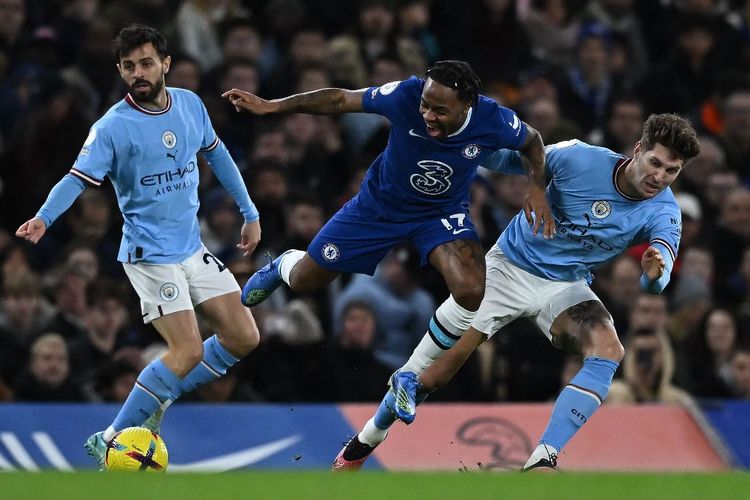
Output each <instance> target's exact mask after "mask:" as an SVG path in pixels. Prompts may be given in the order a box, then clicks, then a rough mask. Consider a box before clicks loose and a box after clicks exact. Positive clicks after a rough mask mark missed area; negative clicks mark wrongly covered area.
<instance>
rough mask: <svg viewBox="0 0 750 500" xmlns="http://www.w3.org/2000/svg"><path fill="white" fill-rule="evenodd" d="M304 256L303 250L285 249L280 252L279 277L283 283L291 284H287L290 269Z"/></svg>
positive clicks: (290, 272)
mask: <svg viewBox="0 0 750 500" xmlns="http://www.w3.org/2000/svg"><path fill="white" fill-rule="evenodd" d="M304 256H305V252H303V251H302V250H294V249H292V250H287V251H286V252H284V253H283V254H281V261H279V274H281V279H283V280H284V283H286V284H287V285H289V286H291V285H290V284H289V279H290V276H291V275H292V269H294V266H296V265H297V262H299V261H301V260H302V257H304Z"/></svg>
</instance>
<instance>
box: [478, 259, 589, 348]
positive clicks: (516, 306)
mask: <svg viewBox="0 0 750 500" xmlns="http://www.w3.org/2000/svg"><path fill="white" fill-rule="evenodd" d="M486 261H487V281H486V285H485V290H484V300H482V305H481V306H479V310H478V311H477V313H476V315H475V316H474V320H473V321H472V323H471V326H472V327H473V328H474V329H475V330H478V331H480V332H482V333H484V334H485V335H487V336H488V337H491V336H492V335H494V334H495V333H496V332H497V331H498V330H499V329H500V328H502V327H504V326H505V325H507V324H508V323H510V322H511V321H513V320H515V319H518V318H529V319H531V320H532V321H534V322H535V323H536V325H537V327H539V329H540V330H541V331H542V333H544V335H546V336H547V338H548V339H549V340H550V341H551V340H552V334H551V333H550V331H549V330H550V327H551V326H552V322H553V321H554V320H555V318H557V316H559V315H560V313H562V312H563V311H565V310H566V309H568V308H569V307H571V306H574V305H576V304H580V303H581V302H586V301H588V300H596V301H598V300H599V297H597V296H596V294H595V293H594V292H593V291H592V290H591V288H589V286H588V284H587V283H586V280H579V281H552V280H548V279H546V278H540V277H538V276H534V275H533V274H531V273H528V272H526V271H524V270H523V269H521V268H520V267H517V266H514V265H513V264H511V262H510V261H509V260H508V258H507V257H506V256H505V255H504V254H503V252H502V250H500V249H499V248H498V247H497V245H495V246H493V247H492V249H491V250H490V251H489V252H487V256H486Z"/></svg>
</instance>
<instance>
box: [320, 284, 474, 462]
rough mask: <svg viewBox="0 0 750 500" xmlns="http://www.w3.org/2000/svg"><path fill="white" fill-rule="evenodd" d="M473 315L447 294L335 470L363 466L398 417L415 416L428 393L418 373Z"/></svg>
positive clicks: (444, 347) (440, 351)
mask: <svg viewBox="0 0 750 500" xmlns="http://www.w3.org/2000/svg"><path fill="white" fill-rule="evenodd" d="M473 317H474V312H472V311H467V310H466V309H464V308H463V307H461V306H459V305H458V304H457V303H456V301H455V300H453V297H448V299H447V300H446V301H445V302H443V303H442V304H441V305H440V307H438V309H437V310H436V311H435V314H434V315H433V316H432V319H431V320H430V325H429V328H428V330H427V333H426V334H425V336H424V337H423V338H422V340H421V342H420V343H419V345H417V347H416V348H415V349H414V352H413V353H412V355H411V357H410V358H409V360H408V361H407V362H406V364H405V365H404V366H403V367H402V368H401V369H399V370H398V371H396V373H394V374H393V375H392V376H391V378H390V380H389V385H390V388H389V389H388V392H387V393H386V395H385V397H384V398H383V400H382V401H381V402H380V406H378V409H377V411H376V412H375V415H373V417H372V418H371V419H370V420H368V421H367V423H366V424H365V426H364V427H363V428H362V430H361V431H360V432H359V433H358V434H357V435H356V436H354V437H353V438H352V439H351V440H350V441H349V442H348V443H347V444H346V446H344V448H343V449H342V450H341V451H340V452H339V454H338V456H337V457H336V459H335V460H334V462H333V470H334V471H335V470H358V469H360V468H361V467H362V465H363V464H364V462H365V460H367V457H368V456H370V454H371V453H372V451H373V450H374V449H375V448H376V447H377V446H378V445H379V444H380V443H382V442H383V441H384V440H385V438H386V436H387V435H388V430H389V429H390V427H391V425H393V423H394V422H395V421H396V420H397V418H401V417H404V418H406V419H407V420H408V419H409V418H410V419H411V420H414V408H415V407H416V405H418V404H420V403H421V402H422V401H424V400H425V399H426V398H427V395H428V394H429V392H427V391H421V390H419V387H418V385H417V384H418V381H417V377H418V375H419V374H421V373H422V372H423V371H424V370H425V369H426V368H427V367H428V366H430V365H431V364H432V363H433V362H434V361H435V360H436V359H438V358H439V357H440V356H442V355H443V353H444V352H445V351H447V350H448V349H450V348H451V346H453V344H455V343H456V340H458V339H459V338H460V337H461V334H462V332H463V331H464V330H466V329H467V328H468V327H469V324H470V323H471V320H472V318H473ZM402 389H403V390H402ZM399 399H400V400H399ZM397 413H398V414H399V415H397Z"/></svg>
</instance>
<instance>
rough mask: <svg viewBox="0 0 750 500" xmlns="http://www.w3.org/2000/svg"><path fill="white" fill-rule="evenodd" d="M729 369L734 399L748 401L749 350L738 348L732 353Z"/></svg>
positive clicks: (742, 347) (743, 347)
mask: <svg viewBox="0 0 750 500" xmlns="http://www.w3.org/2000/svg"><path fill="white" fill-rule="evenodd" d="M731 369H732V385H733V387H734V395H735V397H738V398H742V399H750V348H748V347H747V346H740V347H738V348H737V349H736V350H735V351H734V354H733V355H732V365H731Z"/></svg>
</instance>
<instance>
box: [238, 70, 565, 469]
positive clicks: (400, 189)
mask: <svg viewBox="0 0 750 500" xmlns="http://www.w3.org/2000/svg"><path fill="white" fill-rule="evenodd" d="M479 90H480V83H479V79H478V78H477V76H476V75H475V74H474V72H473V70H472V69H471V67H470V66H469V64H467V63H466V62H463V61H440V62H438V63H436V64H435V65H434V66H432V67H431V68H430V69H429V70H428V71H427V78H426V79H421V78H417V77H411V78H409V79H407V80H404V81H400V82H391V83H388V84H385V85H383V86H381V87H371V88H366V89H360V90H343V89H321V90H316V91H313V92H308V93H304V94H298V95H294V96H290V97H286V98H283V99H275V100H272V101H266V100H265V99H261V98H259V97H257V96H255V95H253V94H249V93H247V92H243V91H241V90H237V89H232V90H230V91H228V92H225V93H224V97H226V98H228V99H229V100H230V102H231V103H232V104H234V105H235V107H236V108H237V110H238V111H239V110H240V109H246V110H248V111H250V112H252V113H255V114H261V115H262V114H268V113H279V112H303V113H317V114H337V113H347V112H368V113H378V114H381V115H383V116H385V117H387V118H388V119H389V121H390V123H391V132H390V136H389V138H388V144H387V146H386V148H385V150H384V151H383V152H382V153H381V154H380V156H378V157H377V158H376V159H375V161H374V162H373V163H372V165H371V166H370V168H369V170H368V171H367V174H366V176H365V179H364V180H363V182H362V185H361V187H360V191H359V193H358V194H357V196H355V197H354V198H353V199H352V200H350V201H349V202H348V203H347V204H346V205H345V206H344V207H343V208H342V209H341V210H339V211H338V212H337V213H336V214H335V215H334V216H333V218H332V219H331V220H330V221H328V223H327V224H326V225H325V226H324V227H323V228H322V229H321V230H320V232H319V233H318V234H317V235H316V236H315V238H314V239H313V241H312V242H311V243H310V245H309V247H308V249H307V252H304V251H301V250H288V251H287V252H285V253H283V254H282V255H281V256H279V257H278V258H277V259H276V260H274V261H272V262H271V263H270V264H269V265H267V266H265V267H264V268H262V269H260V270H259V271H258V272H256V273H255V274H254V275H253V276H251V277H250V279H249V280H248V282H247V284H246V285H245V287H244V288H243V290H242V299H243V303H244V304H245V305H247V306H248V307H249V306H254V305H256V304H258V303H260V302H262V301H263V300H265V298H266V297H267V296H268V295H269V294H270V293H272V292H273V290H275V289H276V288H277V287H278V286H279V285H280V284H281V283H282V282H284V283H287V284H288V285H289V286H290V287H291V288H292V289H293V290H295V291H301V292H305V291H311V290H315V289H317V288H320V287H321V286H323V285H325V284H326V283H328V282H329V281H331V280H332V279H334V278H335V277H336V276H338V274H339V273H341V272H356V273H367V274H372V273H373V272H374V271H375V267H376V266H377V264H378V262H380V260H382V259H383V257H384V256H385V255H386V253H388V251H389V250H390V249H391V248H392V247H393V246H394V245H396V244H397V243H399V242H401V241H404V240H408V241H411V242H412V243H413V244H414V245H415V246H416V247H417V249H418V250H419V252H420V255H421V260H422V264H426V263H428V262H429V263H430V264H432V266H433V267H435V269H437V270H438V272H440V274H441V275H442V276H443V279H445V282H446V284H447V285H448V289H449V290H450V293H451V296H450V298H449V299H448V301H447V302H446V303H445V304H444V305H443V307H441V309H439V310H437V311H436V312H435V315H433V319H432V321H431V324H430V328H429V330H428V332H427V334H426V335H425V337H424V338H423V339H422V341H421V342H420V343H419V345H418V346H417V347H416V349H415V351H414V353H413V354H412V356H411V358H410V361H409V362H408V363H407V365H406V367H407V368H408V369H407V370H406V371H405V372H404V373H407V374H409V375H411V376H412V377H413V376H414V373H415V372H416V373H418V372H419V371H420V370H421V369H423V368H424V367H425V366H428V365H429V364H430V363H431V362H432V361H433V360H435V359H437V358H438V357H440V356H441V355H442V353H443V352H446V350H447V349H448V348H449V347H450V346H451V345H453V343H454V342H455V341H456V339H457V338H458V336H459V335H460V334H461V332H463V331H464V330H465V329H466V328H468V327H469V324H470V322H471V319H472V318H473V316H474V313H475V312H476V310H477V308H478V307H479V304H480V303H481V301H482V296H483V294H484V286H483V283H484V279H485V264H484V258H483V254H484V251H483V250H482V247H481V245H480V244H479V241H478V236H477V233H476V230H475V229H474V225H473V223H472V221H471V218H470V216H469V199H468V198H469V196H468V194H469V186H470V185H471V183H472V181H473V180H474V177H475V175H476V171H477V167H479V166H480V165H484V164H485V163H487V162H492V159H491V158H492V155H493V154H498V153H497V150H499V149H501V148H508V149H512V150H518V151H521V152H523V154H524V157H525V158H527V159H528V162H527V163H526V164H525V165H526V166H527V167H528V169H527V170H528V173H529V176H530V177H531V181H532V182H531V185H532V187H531V189H530V193H529V196H528V197H527V200H526V206H525V211H526V217H527V220H528V223H529V224H531V223H532V222H531V221H532V219H531V212H532V211H533V212H535V213H536V215H537V217H536V223H535V224H534V225H533V228H531V229H530V230H531V231H532V232H533V233H534V234H536V233H537V232H538V231H539V229H540V228H542V226H543V233H544V235H545V236H546V237H551V236H552V234H553V233H554V223H553V222H552V220H551V219H552V217H551V214H550V211H549V210H550V209H549V206H548V205H547V202H546V198H545V196H544V186H545V183H544V147H543V144H542V140H541V137H540V136H539V133H538V132H536V131H535V130H534V129H532V128H531V127H528V126H527V125H526V124H524V123H523V122H522V121H521V120H519V118H518V116H517V115H516V114H515V113H514V112H513V111H511V110H510V109H508V108H505V107H503V106H500V105H498V104H497V103H496V102H495V101H493V100H492V99H489V98H487V97H485V96H482V95H480V94H479ZM518 168H519V169H520V170H521V172H524V170H523V167H521V166H520V165H519V166H518ZM540 238H541V237H540ZM398 374H399V372H396V374H394V377H393V378H392V379H391V381H390V383H391V385H392V386H393V385H398V384H399V383H400V382H398V381H396V380H395V379H394V378H395V377H398ZM340 375H341V376H346V374H340ZM413 382H416V380H415V379H414V380H413ZM397 404H398V400H397V399H396V398H395V397H394V392H393V391H390V390H389V391H388V392H387V394H386V396H385V398H384V399H383V402H382V403H381V405H380V408H379V409H378V412H377V414H376V415H375V417H374V418H373V419H371V420H370V421H369V422H368V423H367V424H366V426H365V430H364V431H363V432H362V433H360V434H359V435H358V436H355V437H354V438H353V439H352V440H351V442H350V443H349V445H348V446H347V447H346V448H345V449H344V450H342V453H341V454H339V457H337V459H336V461H335V463H334V469H356V468H359V467H360V466H361V464H362V462H364V459H365V458H366V456H367V455H368V454H369V453H370V452H371V451H372V450H373V449H374V447H375V446H376V445H377V444H378V443H379V442H380V441H382V439H383V438H384V435H385V434H386V433H387V432H388V428H389V427H390V425H391V424H393V422H394V421H395V412H394V409H393V407H394V406H395V405H397Z"/></svg>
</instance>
